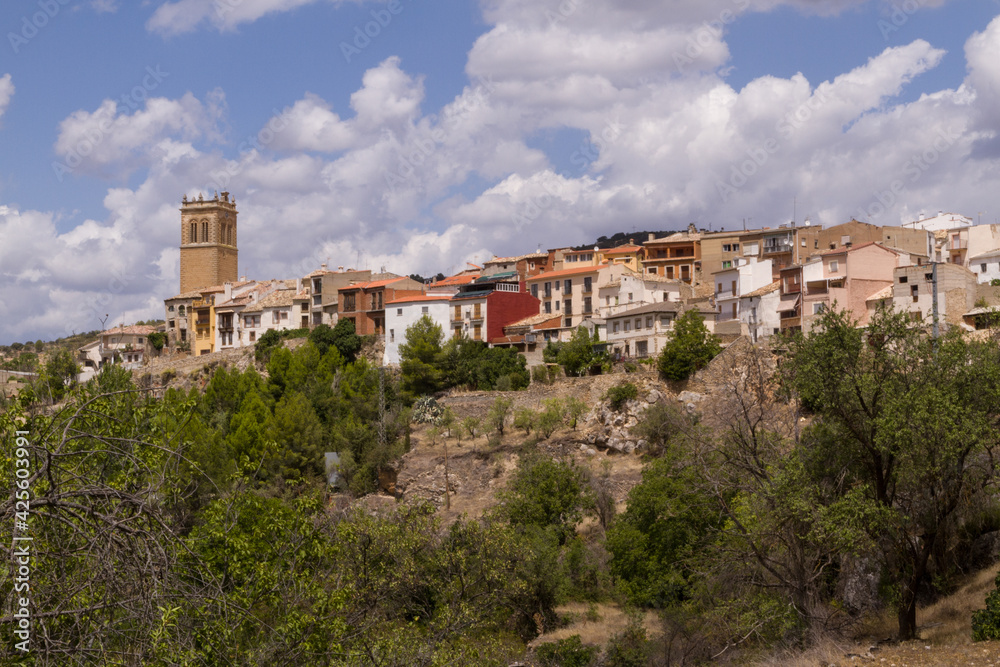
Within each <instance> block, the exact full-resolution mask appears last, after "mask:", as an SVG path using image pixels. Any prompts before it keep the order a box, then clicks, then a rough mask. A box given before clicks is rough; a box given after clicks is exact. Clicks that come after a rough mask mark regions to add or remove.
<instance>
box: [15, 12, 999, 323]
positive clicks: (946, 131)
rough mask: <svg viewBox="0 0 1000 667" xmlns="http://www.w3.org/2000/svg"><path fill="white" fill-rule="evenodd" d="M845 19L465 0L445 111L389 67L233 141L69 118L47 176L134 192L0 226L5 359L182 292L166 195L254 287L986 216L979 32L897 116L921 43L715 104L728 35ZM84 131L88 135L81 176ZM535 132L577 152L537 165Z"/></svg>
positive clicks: (127, 113)
mask: <svg viewBox="0 0 1000 667" xmlns="http://www.w3.org/2000/svg"><path fill="white" fill-rule="evenodd" d="M224 1H225V0H223V2H224ZM301 4H304V3H302V2H274V1H272V2H264V1H261V2H256V3H255V2H250V1H249V0H246V1H244V2H243V3H241V4H240V5H239V9H238V11H239V12H241V13H239V14H237V13H233V14H231V15H230V16H229V18H227V19H226V20H228V21H229V22H228V23H224V22H220V23H216V21H217V20H219V19H217V18H215V16H214V14H210V13H208V12H209V10H210V8H211V7H212V3H211V2H192V1H191V0H178V1H175V2H168V3H164V4H163V5H161V6H160V8H159V10H158V11H157V14H155V15H154V19H156V18H157V17H159V18H160V19H162V18H163V17H165V16H166V15H167V13H169V12H170V11H174V10H175V9H177V8H179V7H180V8H186V9H188V10H193V12H194V13H193V14H189V15H188V16H187V17H186V20H190V21H194V22H193V23H191V24H190V27H192V28H193V27H194V26H197V25H199V24H202V23H206V24H208V25H214V26H215V27H217V28H220V29H228V28H232V27H235V26H236V25H238V24H239V23H240V22H241V21H244V20H245V21H249V20H254V19H255V18H259V17H261V16H264V15H265V14H266V13H267V12H269V11H287V10H289V9H293V8H294V7H296V6H300V5H301ZM858 4H861V0H857V1H855V0H844V1H842V2H815V1H809V2H807V1H806V0H798V1H796V0H677V1H676V2H671V3H663V2H655V1H654V0H628V1H627V2H623V1H621V0H587V4H586V6H583V5H582V4H580V3H573V2H571V1H567V2H552V3H538V2H536V1H534V0H486V2H485V3H484V15H485V16H486V19H487V21H489V22H490V24H491V27H490V29H489V30H487V32H486V33H485V34H484V35H482V36H481V37H480V38H479V39H478V40H477V41H476V42H475V44H474V45H473V47H472V49H471V50H470V52H469V55H468V60H467V62H466V72H467V73H468V76H469V83H468V85H467V86H465V87H464V89H463V90H461V91H458V92H457V94H456V95H455V96H454V98H453V99H452V100H451V101H450V102H448V103H447V104H445V105H444V106H442V107H440V108H425V107H426V106H427V101H426V96H425V91H424V81H423V79H422V77H421V74H420V73H419V72H412V71H407V69H406V67H405V63H403V62H401V61H400V60H399V59H397V58H389V59H387V60H385V61H384V62H382V63H380V64H379V65H377V66H375V67H373V68H372V69H370V70H369V71H367V72H365V73H364V74H363V76H362V77H361V80H360V81H359V82H358V84H357V90H356V91H355V92H354V94H353V95H351V97H350V106H349V108H348V109H335V108H334V106H333V105H332V104H331V103H329V102H328V101H326V100H324V99H323V98H321V97H319V96H317V95H315V94H311V93H310V94H304V95H302V96H301V97H300V99H297V100H289V102H288V106H286V108H285V109H284V110H283V112H282V113H280V114H279V115H278V116H276V117H275V118H273V119H271V120H270V121H269V122H268V123H267V124H265V125H264V126H262V127H261V128H260V133H259V134H257V135H256V136H255V137H253V138H252V139H250V140H248V141H240V140H239V139H236V140H230V139H226V138H225V137H224V134H223V133H222V132H221V130H220V128H221V127H224V126H225V124H226V108H225V101H224V99H223V98H222V96H221V93H220V94H210V95H207V96H205V97H204V98H202V99H198V98H196V97H194V96H192V95H186V96H184V97H181V98H179V99H166V98H151V99H149V100H147V101H145V102H144V103H142V104H141V105H137V106H136V108H128V107H127V105H126V106H123V105H122V104H120V103H116V102H114V101H105V102H104V103H103V104H102V105H100V106H99V107H98V108H97V109H92V110H81V111H78V112H76V113H74V114H72V115H71V116H69V117H68V118H67V119H65V120H64V121H63V123H62V124H61V125H60V128H59V130H60V132H59V137H58V139H57V142H56V153H57V155H58V156H59V158H60V160H63V161H67V162H68V159H69V156H70V155H72V154H73V151H74V150H75V151H77V152H78V153H80V162H79V165H78V167H77V168H78V169H80V170H82V171H86V172H87V173H97V174H104V175H108V174H122V173H128V172H130V171H133V170H138V169H141V170H144V171H143V172H142V173H143V174H144V179H141V183H140V184H139V185H137V186H135V187H128V188H126V187H117V188H110V189H109V190H108V193H107V196H106V197H105V200H104V205H105V208H106V209H107V215H106V216H103V217H104V219H103V220H85V221H82V222H79V223H77V224H75V225H72V226H70V225H67V224H66V223H65V221H61V220H59V219H58V217H57V216H55V215H54V214H52V213H45V212H38V211H18V210H16V209H14V208H13V207H11V208H0V237H2V238H4V240H5V241H6V240H7V239H8V238H9V239H11V240H12V241H13V243H12V244H7V243H5V244H4V245H3V247H0V267H3V268H2V275H0V287H2V289H0V337H4V338H12V339H13V338H16V339H22V338H25V337H31V338H37V337H38V335H37V332H39V331H47V332H52V333H54V334H55V335H61V334H62V332H63V330H65V329H66V328H67V327H70V328H75V329H76V330H82V329H90V328H94V327H95V326H97V323H96V321H95V314H99V315H101V316H103V315H104V314H105V313H112V314H115V318H116V319H117V318H121V317H125V319H136V318H142V319H146V318H148V317H153V316H162V310H161V308H162V305H161V302H162V299H163V298H165V297H168V296H171V295H172V294H174V293H176V291H177V289H178V284H177V283H178V275H177V262H178V251H177V244H178V239H179V235H180V224H179V223H180V220H179V214H178V211H177V208H178V205H179V202H180V198H181V196H182V195H184V194H187V195H188V196H189V197H190V196H197V195H198V193H199V192H203V193H206V194H209V195H211V193H212V191H213V190H222V189H228V190H230V192H233V193H234V194H235V195H236V197H237V199H238V206H239V210H240V217H239V225H240V272H241V274H245V275H248V276H250V277H253V278H259V279H268V278H280V277H294V276H296V275H304V274H306V273H308V272H310V271H312V270H314V269H316V268H318V266H319V264H321V263H322V262H329V264H330V265H332V266H345V267H354V268H370V269H373V270H379V269H381V268H383V267H384V268H386V269H387V270H391V271H395V272H397V273H401V274H406V273H411V272H417V273H422V274H425V275H426V274H433V273H437V272H438V271H443V272H445V273H448V272H450V271H456V270H459V269H461V268H463V267H464V265H465V262H476V263H482V261H484V260H486V259H488V258H489V257H490V256H491V255H492V254H493V253H496V254H501V255H503V254H519V253H522V252H526V251H529V250H534V249H535V248H536V247H537V246H541V247H543V248H548V247H556V246H562V245H567V244H574V245H575V244H579V243H584V242H588V241H592V240H593V239H594V238H596V237H597V236H599V235H602V234H607V233H608V232H609V231H610V230H615V231H617V230H621V229H628V228H631V227H636V228H640V229H677V228H683V227H686V226H687V224H688V223H689V222H692V221H695V222H697V223H698V224H699V225H700V226H703V227H708V226H712V227H713V228H714V229H719V228H720V227H726V226H728V227H730V228H732V227H734V226H737V225H739V224H741V223H740V221H741V220H742V219H743V218H752V224H753V226H755V227H756V226H764V225H774V224H778V223H782V222H787V220H788V219H789V218H790V216H791V215H792V212H791V208H792V201H793V199H797V201H798V202H799V213H800V217H802V216H803V215H804V214H805V212H808V213H810V214H811V215H812V219H813V221H814V222H816V223H826V224H833V223H839V222H844V221H846V220H847V219H849V218H850V217H859V218H867V219H869V220H871V221H872V222H877V223H880V224H894V223H898V222H900V221H902V220H908V219H912V218H913V217H915V216H916V215H917V214H918V213H919V212H920V211H921V210H924V211H929V210H938V209H939V208H957V209H959V210H962V207H963V206H966V207H967V206H970V205H972V206H976V207H977V208H984V209H986V208H988V209H990V210H993V209H997V210H1000V196H998V195H996V194H994V190H995V188H994V187H993V179H991V174H994V173H996V171H997V168H998V167H1000V164H998V162H997V159H998V155H996V154H995V153H1000V151H992V152H991V150H989V149H991V148H992V147H993V146H992V144H990V143H989V142H991V141H995V139H996V136H997V130H998V129H1000V118H998V115H997V114H998V112H997V111H996V110H997V109H998V108H1000V106H998V104H997V102H998V101H1000V99H998V98H1000V86H998V82H1000V67H998V66H997V63H998V62H1000V57H998V55H1000V54H998V53H997V46H996V45H997V44H998V43H1000V18H998V19H997V20H996V21H994V22H993V23H991V24H990V25H989V26H988V27H987V28H985V29H984V30H983V31H982V32H981V33H977V34H975V35H973V36H972V37H971V38H970V39H969V40H968V43H967V44H966V49H965V57H966V60H967V63H968V75H967V77H966V79H965V80H964V81H956V82H955V85H954V87H952V88H949V89H944V90H940V91H937V92H934V93H931V94H927V95H924V96H922V97H920V98H919V99H916V100H913V101H908V102H905V103H903V102H900V100H899V96H900V95H901V93H903V92H904V91H905V90H906V89H907V86H908V85H910V84H911V82H912V81H914V80H915V79H916V78H917V77H920V76H921V75H923V74H924V73H926V72H928V71H930V70H932V69H933V68H935V67H937V66H938V65H939V63H940V62H941V60H942V57H943V56H944V53H943V51H941V50H940V49H938V48H935V46H934V45H932V44H930V43H928V42H926V41H923V40H915V41H913V42H911V43H909V44H905V45H903V46H898V47H894V48H890V49H886V50H884V51H882V52H881V53H872V54H863V55H861V56H859V58H858V60H857V62H856V63H855V65H854V66H853V67H850V68H845V69H846V70H847V71H844V72H842V73H840V74H839V75H838V76H835V77H831V78H830V79H829V80H828V81H810V80H809V79H808V78H807V77H806V76H805V75H803V74H795V75H791V76H787V77H777V76H762V77H760V78H757V79H755V80H753V81H751V82H749V83H748V84H746V85H745V86H743V87H742V89H735V88H734V87H733V86H732V85H730V83H729V82H728V81H727V78H726V72H725V68H726V67H728V66H729V65H730V64H731V63H730V53H729V49H728V47H727V45H726V34H725V33H726V26H727V25H728V23H727V21H729V20H730V19H729V15H727V14H725V12H727V11H728V12H730V13H731V14H732V15H733V16H737V15H739V14H742V13H746V12H755V11H768V10H770V9H774V8H776V7H778V6H781V5H784V6H795V7H798V8H800V9H802V10H803V11H809V12H814V13H832V12H836V11H843V10H845V9H848V8H850V7H852V6H855V5H858ZM577 6H579V11H576V10H574V9H573V8H574V7H577ZM922 6H931V5H930V3H927V2H925V3H922ZM206 8H209V9H206ZM199 11H200V12H201V13H200V14H199ZM546 12H548V13H546ZM553 12H555V13H553ZM237 16H238V17H242V18H239V20H237V19H236V18H235V17H237ZM180 20H181V19H179V18H178V19H177V21H180ZM164 25H166V24H164ZM177 25H179V24H177ZM163 31H164V32H169V31H167V30H163ZM869 56H871V57H870V58H869ZM5 79H6V77H5ZM5 79H0V85H2V82H3V81H4V80H5ZM0 99H2V98H0ZM102 127H103V128H106V129H105V130H102V129H101V128H102ZM95 131H97V132H103V135H102V137H103V138H102V139H101V140H100V141H97V142H94V145H93V146H90V147H87V148H85V149H84V150H86V152H87V154H86V155H83V154H82V152H83V151H81V147H83V146H85V144H84V143H83V142H85V141H88V138H89V137H91V136H93V133H94V132H95ZM549 132H558V133H567V134H566V136H571V137H574V139H572V140H571V141H570V142H569V143H568V144H567V143H565V142H562V143H556V144H553V146H554V147H553V146H549V147H547V148H546V147H540V145H541V146H544V144H540V142H538V141H537V138H538V137H539V136H544V135H545V134H546V133H549ZM994 199H995V200H996V201H992V200H994ZM973 202H974V203H973ZM966 212H967V213H968V212H969V211H966ZM67 227H71V228H69V229H67ZM60 230H61V231H60ZM15 248H20V249H15ZM83 265H86V266H85V267H83ZM80 267H83V268H80ZM52 286H54V288H52ZM50 288H51V289H50ZM11 313H17V314H18V317H17V318H11V317H6V316H5V314H6V315H9V314H11ZM22 314H23V315H24V316H23V317H21V315H22Z"/></svg>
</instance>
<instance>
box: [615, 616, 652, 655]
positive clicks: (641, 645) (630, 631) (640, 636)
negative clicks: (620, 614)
mask: <svg viewBox="0 0 1000 667" xmlns="http://www.w3.org/2000/svg"><path fill="white" fill-rule="evenodd" d="M648 654H649V647H648V642H647V640H646V628H644V627H643V626H642V619H641V617H640V616H639V615H638V614H635V613H633V614H630V615H629V622H628V626H627V627H626V628H625V629H624V630H622V631H621V632H619V633H618V634H615V635H613V636H612V637H611V639H610V640H608V646H607V649H606V652H605V654H604V664H605V665H607V667H645V665H646V660H647V657H648Z"/></svg>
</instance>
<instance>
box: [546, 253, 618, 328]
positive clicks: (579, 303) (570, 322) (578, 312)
mask: <svg viewBox="0 0 1000 667" xmlns="http://www.w3.org/2000/svg"><path fill="white" fill-rule="evenodd" d="M626 272H628V273H631V272H629V271H628V269H627V268H625V267H624V266H623V265H620V264H602V265H600V266H581V267H578V268H575V269H563V270H562V271H549V272H546V273H540V274H539V275H537V276H534V277H532V278H528V280H527V281H526V282H527V289H528V292H529V293H530V294H531V296H533V297H535V298H536V299H538V300H540V301H541V314H545V315H549V316H553V317H554V316H559V317H560V318H561V320H562V327H561V329H562V330H563V334H566V332H569V333H568V335H566V337H567V338H568V336H569V335H572V332H573V331H575V330H576V328H577V327H579V326H580V325H581V324H583V322H584V321H585V320H590V319H593V318H594V317H596V316H597V306H598V303H597V297H598V291H599V290H600V289H601V288H602V287H603V286H604V285H606V284H607V283H610V282H613V281H615V280H620V279H621V277H622V276H623V275H625V274H626Z"/></svg>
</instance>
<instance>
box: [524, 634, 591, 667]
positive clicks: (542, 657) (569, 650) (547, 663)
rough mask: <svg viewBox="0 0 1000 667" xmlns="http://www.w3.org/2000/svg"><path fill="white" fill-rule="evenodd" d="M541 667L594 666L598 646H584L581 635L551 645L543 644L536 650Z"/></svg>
mask: <svg viewBox="0 0 1000 667" xmlns="http://www.w3.org/2000/svg"><path fill="white" fill-rule="evenodd" d="M535 655H536V656H537V657H538V664H539V665H541V667H587V666H588V665H592V664H594V658H596V657H597V647H596V646H584V645H583V641H581V639H580V635H573V636H572V637H567V638H566V639H560V640H559V641H556V642H552V643H549V644H542V645H541V646H539V647H538V648H537V649H536V650H535Z"/></svg>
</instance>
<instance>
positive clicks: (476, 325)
mask: <svg viewBox="0 0 1000 667" xmlns="http://www.w3.org/2000/svg"><path fill="white" fill-rule="evenodd" d="M450 305H451V309H452V311H451V330H452V334H453V335H454V336H463V335H464V336H467V337H469V338H471V339H472V340H481V341H483V342H487V343H489V342H491V341H493V340H494V339H498V338H504V332H503V328H504V327H505V326H507V325H508V324H513V323H514V322H517V321H519V320H523V319H524V318H526V317H528V316H530V315H537V314H538V309H539V305H540V302H539V300H538V299H536V298H535V297H533V296H531V295H530V294H528V293H527V292H526V291H525V288H524V283H523V282H522V281H520V280H518V276H517V272H516V271H511V272H508V273H500V274H496V275H493V276H484V277H482V278H478V279H477V280H476V281H474V282H472V283H469V284H468V285H463V286H462V287H461V288H460V289H459V292H458V294H456V295H455V296H453V297H452V298H451V302H450Z"/></svg>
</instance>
